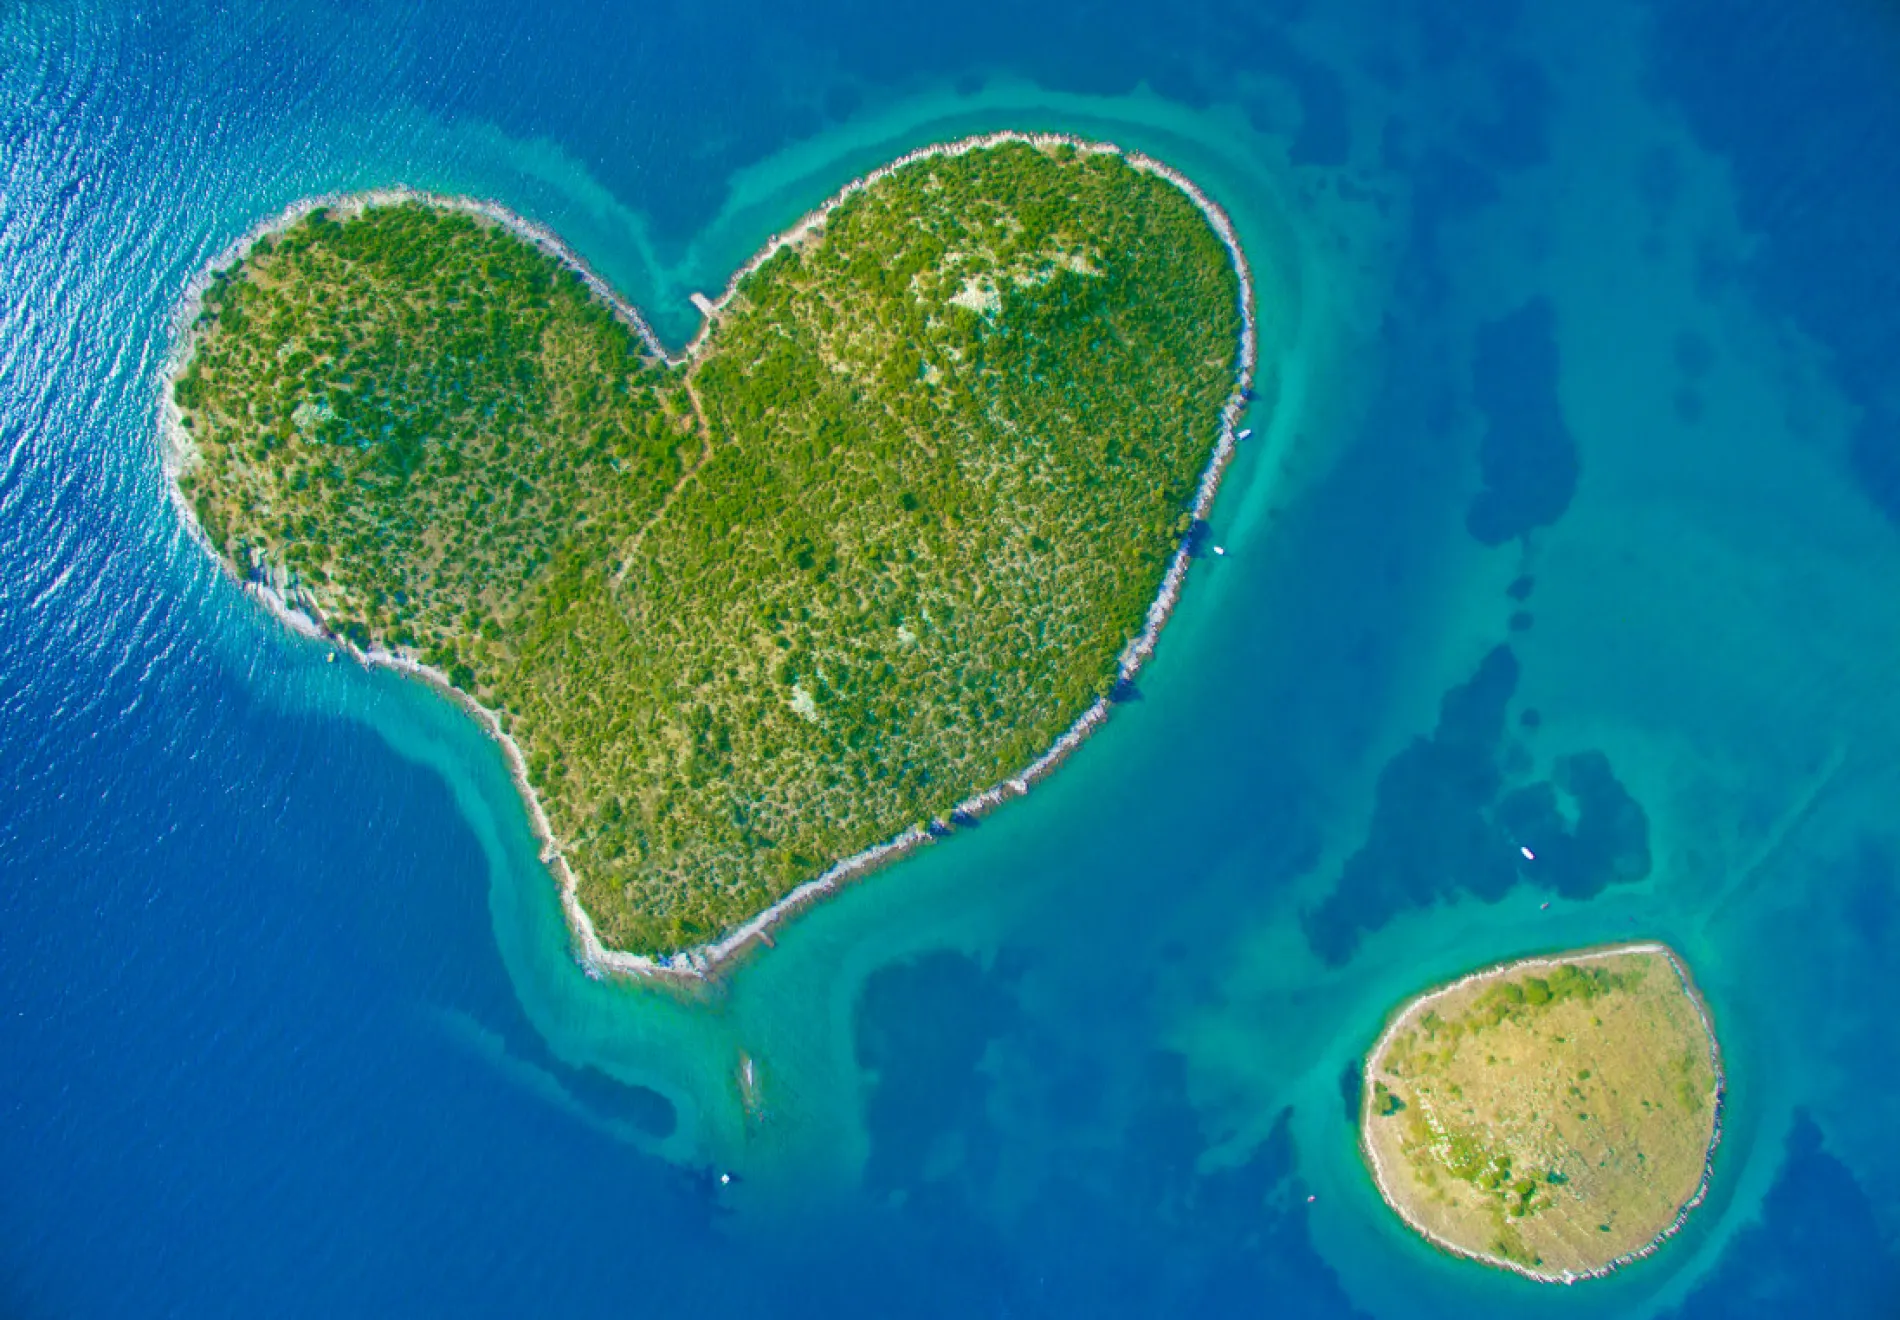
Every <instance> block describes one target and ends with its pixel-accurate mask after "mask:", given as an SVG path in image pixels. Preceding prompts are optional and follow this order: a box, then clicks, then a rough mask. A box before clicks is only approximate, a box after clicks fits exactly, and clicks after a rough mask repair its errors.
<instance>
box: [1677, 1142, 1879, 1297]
mask: <svg viewBox="0 0 1900 1320" xmlns="http://www.w3.org/2000/svg"><path fill="white" fill-rule="evenodd" d="M1893 1315H1900V1258H1896V1257H1895V1255H1894V1253H1893V1251H1892V1250H1891V1249H1890V1248H1889V1246H1888V1244H1887V1242H1886V1240H1885V1235H1884V1234H1883V1233H1882V1231H1881V1228H1880V1222H1879V1220H1878V1219H1876V1218H1875V1216H1874V1209H1873V1205H1872V1203H1871V1202H1870V1201H1869V1199H1868V1196H1867V1192H1866V1189H1865V1188H1863V1187H1862V1186H1861V1185H1860V1183H1859V1182H1858V1181H1857V1180H1856V1179H1855V1177H1854V1175H1853V1173H1852V1171H1851V1170H1850V1169H1849V1168H1848V1167H1847V1165H1846V1164H1845V1163H1843V1162H1842V1161H1841V1160H1840V1158H1839V1157H1838V1156H1836V1155H1834V1154H1833V1153H1832V1152H1831V1151H1829V1150H1828V1149H1827V1145H1826V1142H1825V1140H1824V1139H1823V1137H1822V1134H1821V1129H1820V1128H1819V1127H1818V1126H1817V1125H1816V1124H1815V1122H1814V1119H1813V1118H1812V1117H1810V1116H1809V1115H1808V1114H1807V1113H1806V1112H1805V1111H1801V1110H1797V1111H1796V1113H1795V1119H1794V1125H1793V1127H1792V1128H1791V1129H1790V1131H1789V1133H1788V1142H1787V1146H1786V1148H1785V1153H1784V1154H1783V1156H1782V1160H1781V1172H1780V1173H1779V1174H1777V1175H1776V1177H1775V1185H1774V1186H1773V1187H1771V1188H1770V1189H1769V1191H1768V1195H1767V1197H1766V1199H1764V1201H1763V1202H1762V1211H1761V1218H1760V1220H1758V1221H1757V1222H1756V1223H1754V1224H1752V1225H1750V1226H1749V1227H1747V1228H1745V1229H1743V1230H1741V1231H1740V1232H1739V1233H1737V1234H1736V1235H1735V1236H1734V1238H1733V1239H1731V1240H1730V1242H1729V1244H1728V1248H1727V1250H1725V1251H1724V1252H1723V1253H1722V1261H1721V1264H1720V1265H1719V1266H1717V1268H1716V1270H1715V1272H1714V1273H1713V1274H1712V1275H1710V1276H1709V1277H1708V1278H1707V1279H1706V1280H1705V1281H1704V1282H1703V1283H1702V1285H1701V1286H1700V1287H1698V1288H1697V1289H1696V1290H1695V1291H1694V1292H1693V1293H1691V1294H1690V1295H1689V1300H1688V1301H1687V1302H1685V1303H1684V1304H1683V1306H1682V1309H1681V1310H1679V1311H1677V1312H1676V1320H1784V1318H1785V1317H1789V1316H1868V1317H1873V1316H1893Z"/></svg>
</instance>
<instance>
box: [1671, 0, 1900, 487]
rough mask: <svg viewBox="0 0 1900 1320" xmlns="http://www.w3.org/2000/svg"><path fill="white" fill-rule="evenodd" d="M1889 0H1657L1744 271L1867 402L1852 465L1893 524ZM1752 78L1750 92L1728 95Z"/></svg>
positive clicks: (1899, 202) (1892, 43)
mask: <svg viewBox="0 0 1900 1320" xmlns="http://www.w3.org/2000/svg"><path fill="white" fill-rule="evenodd" d="M1896 17H1897V14H1896V11H1895V9H1894V7H1893V6H1892V5H1883V4H1850V5H1845V6H1832V7H1829V9H1828V10H1827V18H1828V21H1826V22H1820V21H1817V13H1816V12H1815V11H1814V10H1813V9H1812V8H1811V7H1810V6H1808V5H1806V4H1803V3H1801V0H1757V2H1755V3H1745V4H1736V3H1733V2H1732V0H1661V2H1660V3H1658V4H1657V5H1656V20H1655V26H1654V34H1655V38H1654V41H1655V44H1654V48H1653V58H1652V60H1651V62H1650V79H1651V84H1652V86H1653V88H1654V90H1655V91H1656V92H1657V93H1658V94H1659V95H1661V96H1662V97H1665V98H1667V99H1668V100H1670V101H1672V102H1673V103H1674V104H1675V105H1676V106H1677V107H1678V108H1679V109H1680V110H1681V112H1682V114H1683V116H1684V118H1685V119H1686V120H1687V121H1688V124H1689V127H1690V129H1691V131H1693V132H1694V133H1695V135H1696V137H1697V138H1699V139H1700V140H1701V142H1702V143H1703V144H1704V145H1705V146H1707V147H1708V148H1709V149H1710V150H1712V151H1715V152H1718V153H1720V154H1722V155H1724V156H1726V157H1727V158H1728V164H1729V177H1730V178H1731V179H1732V180H1733V181H1734V187H1735V190H1736V201H1737V207H1738V209H1739V211H1740V213H1741V219H1742V223H1743V225H1744V227H1745V228H1746V229H1747V230H1748V231H1749V232H1750V233H1751V234H1752V235H1756V236H1758V237H1759V238H1760V239H1761V241H1760V242H1759V243H1758V244H1757V245H1756V247H1755V248H1754V250H1753V252H1752V254H1751V255H1750V256H1749V258H1748V259H1747V261H1746V263H1745V264H1744V267H1743V269H1742V270H1741V271H1740V272H1739V274H1740V275H1741V277H1742V278H1743V279H1744V280H1745V281H1746V282H1747V285H1748V287H1749V290H1750V291H1751V292H1752V293H1754V294H1755V296H1756V297H1757V298H1759V299H1760V300H1761V301H1762V302H1763V303H1764V304H1765V305H1766V307H1767V308H1768V309H1769V310H1770V311H1773V312H1778V313H1780V314H1782V315H1786V316H1788V317H1790V318H1791V319H1792V320H1794V321H1795V322H1796V323H1797V324H1799V325H1800V326H1801V327H1802V329H1804V330H1805V331H1807V333H1809V334H1810V335H1812V336H1814V337H1815V338H1816V339H1818V340H1820V341H1821V342H1822V343H1823V344H1825V345H1826V346H1827V347H1828V349H1829V350H1830V355H1831V357H1832V361H1833V367H1834V370H1835V372H1836V374H1837V376H1838V377H1839V379H1840V382H1841V384H1842V386H1843V387H1844V388H1845V389H1846V391H1847V393H1848V394H1849V396H1850V397H1852V398H1853V400H1854V401H1855V402H1856V403H1858V404H1860V405H1861V406H1862V407H1863V408H1865V409H1867V410H1868V418H1867V420H1866V421H1865V422H1864V423H1863V425H1862V426H1861V428H1860V430H1859V431H1858V432H1857V433H1856V434H1855V437H1854V440H1853V448H1852V451H1851V453H1850V455H1849V464H1848V468H1849V474H1850V475H1851V476H1852V478H1853V479H1854V480H1855V481H1856V482H1857V483H1858V485H1859V487H1860V489H1861V490H1862V491H1863V493H1865V494H1866V496H1867V498H1868V499H1869V500H1870V501H1871V502H1872V503H1873V504H1874V506H1875V507H1876V508H1878V509H1879V510H1880V511H1881V512H1882V513H1884V514H1885V515H1886V516H1887V518H1888V519H1890V520H1891V521H1893V522H1895V523H1900V417H1896V416H1895V414H1894V412H1893V410H1892V406H1891V404H1890V403H1887V402H1884V401H1883V400H1884V396H1885V395H1886V391H1887V381H1888V379H1889V378H1890V377H1891V375H1892V372H1893V365H1894V363H1895V362H1897V361H1900V318H1896V317H1895V316H1894V314H1893V309H1894V307H1895V306H1897V305H1900V244H1896V242H1895V241H1894V235H1895V234H1896V233H1900V174H1897V173H1896V172H1895V171H1893V170H1892V169H1888V168H1882V167H1881V166H1880V165H1879V164H1877V163H1876V162H1883V161H1889V160H1891V159H1892V158H1893V154H1894V152H1895V150H1896V149H1897V148H1900V79H1896V77H1895V72H1894V71H1895V69H1896V68H1897V67H1900V63H1897V61H1900V21H1896ZM1738 88H1746V89H1747V94H1746V95H1738V94H1737V90H1736V89H1738Z"/></svg>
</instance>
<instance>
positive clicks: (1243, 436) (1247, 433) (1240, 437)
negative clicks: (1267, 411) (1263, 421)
mask: <svg viewBox="0 0 1900 1320" xmlns="http://www.w3.org/2000/svg"><path fill="white" fill-rule="evenodd" d="M1252 435H1253V428H1252V427H1251V426H1250V427H1248V428H1247V429H1246V430H1244V431H1242V432H1241V433H1240V434H1239V435H1237V436H1235V437H1234V439H1236V440H1246V439H1249V438H1251V437H1252Z"/></svg>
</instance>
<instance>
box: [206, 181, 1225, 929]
mask: <svg viewBox="0 0 1900 1320" xmlns="http://www.w3.org/2000/svg"><path fill="white" fill-rule="evenodd" d="M1235 280H1236V276H1235V274H1234V272H1233V269H1232V267H1231V265H1230V263H1229V259H1228V254H1227V252H1226V250H1225V248H1224V247H1223V246H1222V245H1221V243H1220V242H1219V240H1218V238H1217V237H1216V236H1215V235H1214V233H1213V232H1212V231H1211V230H1210V228H1209V227H1208V225H1207V224H1206V221H1205V220H1204V218H1203V217H1202V216H1201V215H1200V213H1199V212H1198V211H1197V210H1196V208H1195V207H1194V206H1193V204H1192V203H1191V201H1190V200H1189V199H1188V198H1187V197H1186V196H1184V195H1183V194H1182V193H1181V192H1180V191H1179V190H1177V189H1176V188H1174V187H1173V186H1172V185H1170V184H1168V183H1166V182H1164V181H1162V180H1160V179H1157V178H1155V177H1154V176H1152V175H1148V174H1144V173H1141V172H1138V171H1136V170H1134V169H1133V168H1131V167H1130V166H1128V165H1127V164H1126V163H1124V162H1123V161H1121V160H1120V159H1119V158H1118V157H1113V156H1105V155H1086V154H1080V155H1078V154H1073V153H1070V154H1067V155H1066V156H1062V157H1060V158H1059V157H1058V156H1057V155H1052V154H1049V153H1044V152H1041V151H1037V150H1035V149H1032V148H1029V147H1026V146H1020V145H1012V146H1003V147H996V148H990V149H986V150H981V151H975V152H971V153H969V154H967V155H964V156H961V157H954V158H938V159H933V160H930V161H928V162H926V163H922V164H917V165H912V166H909V167H907V168H905V169H903V170H900V171H898V172H897V173H895V174H894V175H892V176H890V177H888V178H887V179H885V180H884V181H882V182H880V183H879V184H877V185H876V186H875V187H873V188H871V189H868V190H866V191H864V192H862V193H859V194H857V195H855V196H854V197H852V198H851V199H850V200H849V201H848V202H846V203H845V204H844V205H843V206H841V207H839V208H838V209H837V210H836V211H834V212H833V214H832V215H831V217H830V218H829V221H828V223H827V225H826V228H825V233H824V234H823V236H822V237H821V238H820V239H818V240H816V241H813V242H810V243H808V244H806V245H804V246H803V247H801V248H799V249H796V250H791V249H788V250H785V251H782V252H780V253H779V254H778V255H777V256H775V257H774V258H773V259H772V260H771V261H769V262H767V263H765V264H764V265H763V266H762V267H761V268H760V269H759V270H758V271H756V272H755V273H753V274H752V275H751V276H750V277H748V279H747V280H746V281H745V283H744V285H743V286H742V288H741V290H740V296H739V297H738V299H736V300H735V302H734V303H733V304H732V305H731V306H730V307H729V308H728V309H727V311H726V312H725V314H724V315H723V316H722V317H721V319H720V322H719V325H718V326H717V329H716V331H715V334H714V335H713V337H712V342H711V344H710V345H709V346H708V348H707V351H706V352H704V353H702V354H701V355H700V356H699V357H698V358H697V359H695V360H694V362H693V363H691V364H690V365H689V366H688V367H686V368H683V369H675V368H667V367H665V366H663V365H660V364H657V363H655V362H653V361H652V360H651V359H650V358H648V357H646V356H644V355H643V353H642V351H641V346H640V344H639V342H638V340H637V339H636V338H635V337H634V336H633V335H632V334H631V333H630V332H629V331H628V330H627V329H626V328H625V327H623V326H622V325H620V324H619V323H618V322H617V321H616V320H614V318H613V317H612V316H611V315H610V314H609V312H608V311H607V309H606V308H604V307H603V306H602V305H601V304H600V303H599V302H598V301H597V300H596V299H594V298H593V297H592V296H591V295H590V294H589V293H588V291H587V290H586V289H585V287H584V286H583V285H582V284H581V283H580V282H579V281H578V279H576V278H575V277H574V276H573V275H572V274H571V273H570V272H568V271H566V270H565V269H564V268H563V267H562V266H560V265H559V263H557V262H556V261H554V260H553V259H551V258H549V257H548V256H546V255H545V254H543V253H541V252H539V251H537V250H536V249H534V248H533V247H532V246H530V245H529V244H527V243H525V242H523V241H521V240H519V239H517V238H516V237H514V236H512V235H511V234H509V233H507V232H506V231H504V230H502V229H500V228H498V227H496V226H493V225H491V224H488V223H486V222H484V221H480V220H476V219H473V218H471V217H469V216H466V215H463V214H459V213H453V212H448V211H443V210H439V209H434V208H430V207H427V206H423V205H420V204H408V205H402V206H391V207H380V208H375V209H371V210H369V211H366V212H364V213H362V214H361V215H359V216H355V217H351V218H348V219H345V220H342V221H336V220H332V219H330V218H329V217H328V216H326V215H324V214H322V213H318V214H315V215H312V216H310V217H308V218H306V219H305V220H303V221H302V222H300V223H298V224H297V225H295V226H293V227H292V228H291V229H290V230H289V231H288V232H287V233H285V234H284V235H282V236H281V237H279V238H277V239H276V240H274V241H271V242H269V243H267V244H260V245H259V247H258V248H257V249H255V250H254V251H253V252H252V254H251V255H250V256H249V257H248V258H247V260H246V262H245V263H244V264H243V266H242V267H241V268H240V269H239V270H238V271H236V272H235V273H234V274H233V275H230V276H227V277H225V278H222V279H220V280H218V281H217V282H216V284H215V286H214V287H213V289H212V290H211V291H210V293H209V295H208V296H207V299H206V311H205V316H206V324H205V325H204V326H203V327H202V329H203V334H202V338H201V341H200V344H199V346H198V349H197V351H196V352H195V354H194V356H193V358H192V360H191V362H190V364H189V366H188V368H187V370H186V371H185V373H184V374H183V375H182V376H181V377H180V378H179V380H178V381H177V382H176V386H175V394H174V397H175V398H176V400H177V402H178V404H179V406H180V408H181V409H182V410H183V411H184V412H185V414H186V417H187V421H188V424H189V428H190V434H191V435H192V436H193V438H194V440H195V442H196V444H197V445H198V448H199V452H200V455H201V457H202V460H203V461H202V462H201V463H200V464H199V465H197V466H196V467H194V468H192V469H191V470H189V471H188V472H187V473H186V474H185V476H184V478H183V479H182V480H183V484H184V487H185V490H186V493H187V495H188V496H189V497H190V498H191V499H192V501H193V504H194V507H195V508H196V510H197V512H198V516H199V518H200V521H201V522H202V524H203V526H204V528H205V530H206V532H207V533H208V534H209V535H210V536H211V538H212V539H213V541H214V542H215V543H216V544H217V545H218V546H219V547H220V548H221V549H222V550H223V552H224V553H225V554H226V555H227V556H229V557H230V558H231V559H232V560H233V562H235V563H238V564H240V565H244V566H248V565H249V564H250V563H251V561H252V558H253V554H254V553H255V557H257V558H260V559H262V560H263V561H264V562H267V563H270V564H273V565H276V566H280V567H282V568H284V569H287V570H289V572H290V573H291V575H292V576H293V577H294V579H295V580H296V582H297V584H298V589H299V590H300V591H301V592H302V593H303V594H304V595H305V596H306V597H307V598H308V599H309V600H310V601H311V602H312V603H314V604H315V606H316V607H317V608H318V609H320V610H321V612H322V613H323V614H324V615H325V617H326V618H327V619H328V621H329V622H330V624H331V626H332V627H334V628H335V629H337V630H338V631H339V632H341V633H343V634H344V635H346V636H349V637H352V638H354V639H356V640H358V641H362V640H366V639H370V638H374V639H376V640H378V641H381V642H384V643H386V644H390V645H397V646H406V647H410V648H413V649H414V650H415V651H416V653H417V654H419V655H420V656H421V657H422V658H423V659H425V660H427V661H429V662H431V663H433V664H436V665H437V666H439V667H441V668H443V669H444V670H445V671H446V672H448V673H449V674H450V675H451V676H452V678H453V679H454V681H455V682H456V683H457V684H458V685H459V686H462V687H463V688H465V689H466V690H467V691H469V692H470V693H471V694H473V695H474V696H476V697H477V698H478V699H479V700H481V701H482V702H484V703H485V704H487V705H489V706H491V707H494V708H497V709H499V710H501V711H503V712H505V718H506V719H507V720H508V722H509V724H510V726H511V728H512V729H513V731H514V734H515V736H516V738H517V739H518V741H519V742H520V743H521V746H522V749H523V751H524V754H525V755H526V757H527V760H528V765H529V774H530V779H531V781H532V783H533V785H534V787H535V789H536V791H537V793H538V794H539V795H540V796H541V799H542V801H543V804H544V805H545V807H546V809H547V812H548V815H549V818H550V820H551V821H552V822H553V825H554V829H555V832H556V834H557V836H558V837H559V840H560V842H561V844H562V846H563V847H564V848H565V849H566V851H567V853H568V856H569V858H570V860H571V862H572V864H573V865H574V867H575V869H576V871H577V873H578V874H579V876H580V877H581V885H582V890H581V897H582V901H583V902H584V903H585V905H586V906H587V908H588V910H589V912H590V913H591V914H592V915H593V917H594V919H595V922H596V924H597V926H598V927H599V929H600V933H601V936H602V938H603V939H604V940H606V941H607V942H608V943H609V944H612V945H617V946H619V947H623V948H632V949H636V950H641V951H652V952H659V951H668V950H672V949H677V948H680V947H683V946H687V945H691V944H695V943H699V942H702V941H704V940H706V939H708V938H712V937H714V936H716V935H718V934H719V933H720V932H721V931H723V930H725V929H727V928H729V927H730V926H731V925H732V924H733V923H735V922H736V921H738V920H741V919H743V918H744V917H745V916H747V915H750V914H751V913H753V912H755V911H757V910H759V909H760V908H762V907H764V906H765V905H767V904H768V903H770V902H771V901H772V900H773V899H775V898H776V897H778V896H779V895H781V894H783V893H784V892H785V891H786V890H788V889H789V888H791V887H792V886H793V885H795V884H797V883H799V882H800V881H803V880H806V879H809V878H811V877H812V876H814V875H815V874H817V873H818V872H819V871H821V870H822V869H823V868H824V867H825V866H826V865H827V864H829V863H830V862H831V861H834V860H836V859H837V858H840V857H843V856H846V855H849V854H851V853H853V852H856V851H858V850H860V849H862V848H864V847H866V846H868V845H870V844H872V843H874V842H877V841H879V840H882V839H884V838H888V837H890V836H891V835H893V834H896V833H897V832H899V831H900V830H902V829H903V828H904V827H905V826H907V825H909V824H912V823H914V822H917V821H921V820H925V819H928V818H931V817H933V816H937V815H941V814H942V813H944V812H946V811H947V810H948V809H949V808H950V807H951V806H952V805H953V804H954V803H956V802H957V801H959V800H961V799H963V798H964V797H966V796H968V795H969V794H970V793H972V792H974V791H977V790H979V789H981V788H984V787H986V786H988V785H990V784H993V783H996V782H998V781H999V780H1001V779H1003V778H1004V777H1006V776H1007V775H1009V774H1011V773H1013V772H1014V771H1015V770H1017V769H1018V768H1020V767H1021V766H1022V765H1023V764H1024V763H1026V762H1027V761H1029V760H1030V759H1032V758H1033V757H1034V756H1035V755H1036V754H1037V752H1038V751H1039V750H1040V749H1042V748H1044V747H1046V746H1048V745H1049V743H1050V742H1052V741H1053V740H1054V738H1055V737H1056V736H1057V734H1058V733H1059V732H1060V731H1061V730H1062V729H1063V728H1065V727H1066V726H1067V725H1068V724H1070V723H1071V722H1072V721H1073V720H1074V719H1075V718H1076V717H1077V716H1078V715H1079V714H1080V713H1081V712H1082V710H1084V709H1085V708H1086V707H1087V706H1088V705H1089V704H1090V703H1091V702H1092V701H1093V700H1094V699H1095V698H1096V696H1098V695H1100V694H1102V693H1104V692H1105V691H1106V690H1107V687H1108V685H1109V684H1110V683H1111V682H1112V680H1113V677H1114V668H1115V661H1116V657H1117V655H1118V654H1119V652H1120V650H1121V648H1122V647H1123V645H1124V644H1125V643H1126V642H1127V640H1128V639H1129V637H1130V636H1132V635H1133V633H1134V632H1135V631H1136V630H1137V629H1138V628H1139V627H1140V624H1141V621H1142V617H1143V614H1144V612H1145V610H1146V608H1147V606H1148V603H1149V601H1150V600H1151V599H1152V597H1153V595H1154V592H1155V590H1156V588H1157V586H1158V584H1159V580H1160V577H1161V574H1162V572H1163V569H1164V566H1165V563H1166V560H1167V557H1168V555H1169V554H1170V552H1171V551H1172V549H1173V547H1174V546H1175V545H1176V544H1177V543H1178V539H1179V537H1180V535H1181V533H1182V532H1183V531H1184V530H1185V527H1186V521H1185V509H1186V504H1187V501H1188V499H1189V497H1190V495H1191V492H1192V490H1193V486H1194V483H1195V481H1196V479H1197V477H1198V475H1199V473H1200V471H1201V469H1202V467H1203V466H1204V465H1205V463H1206V461H1207V457H1208V454H1209V451H1210V448H1211V446H1212V444H1213V442H1214V439H1215V435H1216V430H1217V415H1218V411H1219V408H1220V406H1221V404H1222V402H1223V401H1224V399H1225V398H1226V396H1227V393H1228V391H1229V390H1230V389H1231V387H1232V382H1233V372H1234V365H1235V364H1234V354H1235V342H1236V337H1237V334H1238V330H1239V320H1238V310H1237V302H1238V290H1237V287H1236V284H1235Z"/></svg>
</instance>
